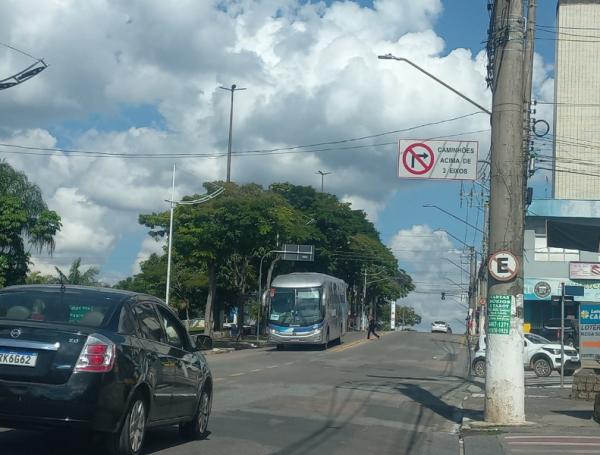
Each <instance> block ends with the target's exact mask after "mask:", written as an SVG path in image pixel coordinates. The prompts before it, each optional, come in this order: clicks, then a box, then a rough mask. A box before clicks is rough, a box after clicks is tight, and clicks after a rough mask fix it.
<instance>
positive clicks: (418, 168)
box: [402, 142, 435, 175]
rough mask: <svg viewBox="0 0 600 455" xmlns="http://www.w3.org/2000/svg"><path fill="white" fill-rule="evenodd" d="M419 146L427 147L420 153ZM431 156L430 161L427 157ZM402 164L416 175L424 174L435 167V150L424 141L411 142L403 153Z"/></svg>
mask: <svg viewBox="0 0 600 455" xmlns="http://www.w3.org/2000/svg"><path fill="white" fill-rule="evenodd" d="M417 148H421V149H425V150H424V151H422V152H421V153H419V152H418V151H417V150H415V149H417ZM427 158H429V162H427V161H426V159H427ZM402 164H403V165H404V169H406V170H407V171H408V172H410V173H411V174H414V175H423V174H426V173H427V172H429V171H430V170H431V168H433V165H434V164H435V155H434V154H433V150H431V148H430V147H429V146H428V145H427V144H424V143H422V142H415V143H414V144H410V145H409V146H408V147H406V150H404V153H403V154H402Z"/></svg>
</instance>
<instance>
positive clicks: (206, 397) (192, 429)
mask: <svg viewBox="0 0 600 455" xmlns="http://www.w3.org/2000/svg"><path fill="white" fill-rule="evenodd" d="M210 408H211V396H210V394H209V393H208V391H207V390H204V389H202V393H201V394H200V400H198V407H197V409H196V413H195V414H194V418H193V419H192V420H191V421H190V422H187V423H182V424H180V425H179V432H180V433H181V435H182V436H183V437H184V438H186V439H204V438H206V436H207V435H208V431H207V428H208V419H209V418H210Z"/></svg>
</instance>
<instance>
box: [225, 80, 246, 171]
mask: <svg viewBox="0 0 600 455" xmlns="http://www.w3.org/2000/svg"><path fill="white" fill-rule="evenodd" d="M219 88H221V89H223V90H228V91H230V92H231V108H230V110H229V141H228V143H227V180H226V181H227V183H229V182H231V135H232V130H233V94H234V93H235V91H236V90H246V89H245V88H243V87H238V86H237V85H235V84H232V85H231V88H228V87H219Z"/></svg>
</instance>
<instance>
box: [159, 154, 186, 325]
mask: <svg viewBox="0 0 600 455" xmlns="http://www.w3.org/2000/svg"><path fill="white" fill-rule="evenodd" d="M169 202H170V203H171V214H170V218H169V247H168V250H169V254H168V255H167V290H166V292H165V303H166V304H167V306H169V294H170V292H169V291H170V289H171V249H172V247H173V210H174V209H175V205H176V203H175V164H173V183H172V185H171V200H170V201H169ZM188 324H189V321H188Z"/></svg>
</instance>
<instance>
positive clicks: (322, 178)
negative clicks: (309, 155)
mask: <svg viewBox="0 0 600 455" xmlns="http://www.w3.org/2000/svg"><path fill="white" fill-rule="evenodd" d="M315 174H321V193H322V192H323V180H324V177H325V176H326V175H329V174H331V172H323V171H317V172H315Z"/></svg>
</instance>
